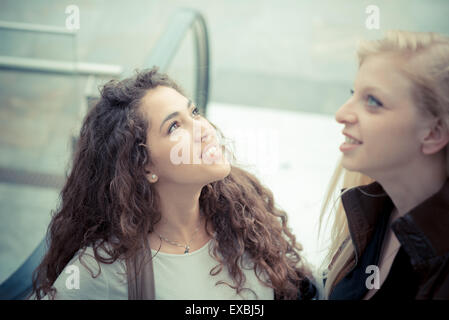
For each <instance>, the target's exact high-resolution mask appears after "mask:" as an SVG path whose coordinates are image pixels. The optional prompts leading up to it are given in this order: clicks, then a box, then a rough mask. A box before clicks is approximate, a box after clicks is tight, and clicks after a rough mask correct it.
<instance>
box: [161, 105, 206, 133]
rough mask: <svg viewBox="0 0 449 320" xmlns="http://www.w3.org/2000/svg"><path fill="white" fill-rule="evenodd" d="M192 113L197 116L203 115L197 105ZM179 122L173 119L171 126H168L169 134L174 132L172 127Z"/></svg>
mask: <svg viewBox="0 0 449 320" xmlns="http://www.w3.org/2000/svg"><path fill="white" fill-rule="evenodd" d="M192 114H193V115H194V116H195V117H197V116H200V115H201V112H200V110H199V109H198V107H195V108H193V110H192ZM177 123H178V121H176V120H175V121H173V122H172V123H171V124H170V126H169V127H168V130H167V134H170V133H171V132H172V128H173V127H174V126H175V124H177Z"/></svg>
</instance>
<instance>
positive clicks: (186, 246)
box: [156, 225, 200, 253]
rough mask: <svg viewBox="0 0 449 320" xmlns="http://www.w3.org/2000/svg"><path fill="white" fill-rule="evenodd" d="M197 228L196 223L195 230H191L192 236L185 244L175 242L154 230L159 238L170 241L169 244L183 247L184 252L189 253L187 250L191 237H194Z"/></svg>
mask: <svg viewBox="0 0 449 320" xmlns="http://www.w3.org/2000/svg"><path fill="white" fill-rule="evenodd" d="M199 228H200V226H199V225H198V227H196V229H195V231H194V232H193V235H192V238H191V239H190V241H189V242H188V243H186V244H181V243H179V242H177V241H173V240H170V239H167V238H165V237H163V236H161V235H160V234H159V233H157V232H156V234H157V235H158V236H159V238H160V239H161V240H164V241H165V242H168V243H170V244H171V245H174V246H178V247H181V248H184V249H185V250H184V253H189V250H190V244H191V243H192V241H193V239H195V236H196V234H197V232H198V230H199Z"/></svg>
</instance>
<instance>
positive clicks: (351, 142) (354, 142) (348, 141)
mask: <svg viewBox="0 0 449 320" xmlns="http://www.w3.org/2000/svg"><path fill="white" fill-rule="evenodd" d="M345 142H347V143H350V144H360V142H359V141H357V140H354V139H351V138H349V137H346V139H345Z"/></svg>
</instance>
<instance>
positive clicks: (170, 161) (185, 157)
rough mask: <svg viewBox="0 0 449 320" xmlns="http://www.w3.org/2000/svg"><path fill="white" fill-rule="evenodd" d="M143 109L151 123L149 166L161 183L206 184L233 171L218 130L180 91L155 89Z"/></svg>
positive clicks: (167, 88) (150, 92) (148, 133)
mask: <svg viewBox="0 0 449 320" xmlns="http://www.w3.org/2000/svg"><path fill="white" fill-rule="evenodd" d="M140 110H141V111H142V114H143V115H144V117H145V118H146V119H147V121H148V123H149V127H148V132H147V143H146V144H147V147H148V149H149V153H150V157H151V160H152V163H153V165H152V166H149V167H148V168H147V169H148V170H149V171H150V172H151V174H156V175H157V177H158V183H166V184H185V185H206V184H208V183H210V182H213V181H217V180H220V179H223V178H225V177H226V176H227V175H228V174H229V172H230V170H231V168H230V164H229V162H228V161H227V160H226V159H225V157H224V154H223V151H222V146H221V145H220V144H219V140H218V137H217V133H216V130H215V129H214V128H213V127H212V125H211V124H210V123H209V121H207V120H206V119H205V118H204V117H203V116H201V115H200V114H199V111H198V109H197V108H196V106H195V105H194V104H193V103H192V102H191V101H190V100H188V99H187V98H186V97H184V96H183V95H181V94H180V93H179V92H178V91H176V90H174V89H172V88H169V87H164V86H159V87H156V88H155V89H151V90H149V91H148V92H147V93H146V95H145V96H144V97H143V99H142V103H141V106H140Z"/></svg>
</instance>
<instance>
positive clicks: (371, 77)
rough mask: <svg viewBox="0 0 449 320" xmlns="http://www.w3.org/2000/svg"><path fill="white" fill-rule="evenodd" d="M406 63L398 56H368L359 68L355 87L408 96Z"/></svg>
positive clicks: (410, 84) (408, 85) (408, 84)
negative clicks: (371, 88) (379, 89)
mask: <svg viewBox="0 0 449 320" xmlns="http://www.w3.org/2000/svg"><path fill="white" fill-rule="evenodd" d="M406 68H407V65H406V63H405V62H404V61H403V60H401V57H400V56H398V55H391V54H379V55H373V56H369V57H367V58H366V59H365V61H364V62H363V63H362V65H361V66H360V68H359V71H358V73H357V77H356V80H355V82H356V85H358V86H361V87H370V86H373V87H379V88H381V89H383V90H384V91H387V92H391V93H393V94H395V95H397V96H398V95H403V94H407V95H410V94H411V92H412V81H411V80H410V79H409V78H408V77H407V75H406V74H405V72H404V70H406Z"/></svg>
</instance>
